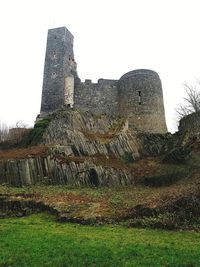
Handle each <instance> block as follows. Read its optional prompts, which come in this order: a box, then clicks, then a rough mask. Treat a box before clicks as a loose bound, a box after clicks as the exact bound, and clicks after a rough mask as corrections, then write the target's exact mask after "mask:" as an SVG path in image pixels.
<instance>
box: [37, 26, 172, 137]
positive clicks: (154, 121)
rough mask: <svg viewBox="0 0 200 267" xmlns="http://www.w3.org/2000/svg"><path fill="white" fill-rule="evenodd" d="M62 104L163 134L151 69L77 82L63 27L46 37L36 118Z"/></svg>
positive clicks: (158, 96)
mask: <svg viewBox="0 0 200 267" xmlns="http://www.w3.org/2000/svg"><path fill="white" fill-rule="evenodd" d="M64 106H66V107H68V108H72V107H74V108H77V109H81V110H84V111H90V112H92V113H94V114H108V115H111V116H114V117H115V116H116V117H123V118H125V119H127V120H128V124H129V128H130V129H133V130H136V131H138V132H147V133H166V132H167V127H166V122H165V112H164V103H163V94H162V85H161V80H160V78H159V76H158V74H157V73H156V72H154V71H152V70H145V69H141V70H134V71H131V72H128V73H126V74H125V75H123V76H122V77H121V78H120V79H119V80H108V79H99V80H98V82H97V83H92V81H91V80H85V82H81V81H80V79H79V78H78V75H77V71H76V62H75V60H74V52H73V36H72V34H71V33H70V32H69V31H68V30H67V28H65V27H61V28H56V29H50V30H49V31H48V37H47V48H46V58H45V67H44V80H43V90H42V103H41V112H40V117H44V116H46V115H47V114H48V113H52V112H54V111H56V110H58V109H60V108H63V107H64Z"/></svg>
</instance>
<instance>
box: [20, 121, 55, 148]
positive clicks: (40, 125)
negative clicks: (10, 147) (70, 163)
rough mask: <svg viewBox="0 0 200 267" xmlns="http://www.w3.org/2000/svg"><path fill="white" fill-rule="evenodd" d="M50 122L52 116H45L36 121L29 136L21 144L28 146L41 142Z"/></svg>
mask: <svg viewBox="0 0 200 267" xmlns="http://www.w3.org/2000/svg"><path fill="white" fill-rule="evenodd" d="M49 123H50V118H45V119H43V120H40V121H38V122H36V123H35V125H34V128H33V129H32V130H31V131H30V133H29V134H28V136H27V137H26V138H24V139H23V140H22V142H21V144H20V146H22V147H27V146H34V145H37V144H39V143H40V142H41V141H42V137H43V134H44V132H45V129H46V128H47V127H48V125H49Z"/></svg>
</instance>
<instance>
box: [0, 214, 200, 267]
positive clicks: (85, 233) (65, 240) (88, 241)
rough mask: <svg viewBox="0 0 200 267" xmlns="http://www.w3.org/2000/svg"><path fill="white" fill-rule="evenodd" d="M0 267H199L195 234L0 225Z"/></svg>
mask: <svg viewBox="0 0 200 267" xmlns="http://www.w3.org/2000/svg"><path fill="white" fill-rule="evenodd" d="M0 244H1V246H0V266H4V267H5V266H12V267H14V266H20V267H23V266H30V267H31V266H54V267H56V266H59V267H60V266H70V267H73V266H76V267H78V266H80V267H82V266H101V267H103V266H109V267H110V266H137V267H140V266H152V267H156V266H163V267H164V266H165V267H186V266H187V267H193V266H200V249H199V246H200V233H195V232H167V231H159V230H147V229H131V228H125V227H121V226H98V227H94V226H93V227H92V226H80V225H77V224H61V223H56V222H54V221H53V220H52V218H51V217H49V216H47V215H32V216H29V217H25V218H20V219H16V218H15V219H14V218H12V219H2V220H1V224H0Z"/></svg>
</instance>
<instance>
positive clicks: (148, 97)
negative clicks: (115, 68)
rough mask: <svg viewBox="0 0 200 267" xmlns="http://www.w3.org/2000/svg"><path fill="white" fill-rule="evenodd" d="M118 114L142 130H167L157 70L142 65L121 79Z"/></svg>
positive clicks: (131, 125)
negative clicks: (142, 67)
mask: <svg viewBox="0 0 200 267" xmlns="http://www.w3.org/2000/svg"><path fill="white" fill-rule="evenodd" d="M118 90H119V100H118V105H119V114H120V116H122V117H125V118H127V119H128V122H129V127H130V128H132V129H136V130H137V131H139V132H149V133H166V132H167V126H166V122H165V111H164V103H163V93H162V85H161V80H160V78H159V76H158V74H157V73H156V72H155V71H152V70H147V69H139V70H134V71H130V72H128V73H126V74H124V75H123V76H122V77H121V78H120V80H119V82H118Z"/></svg>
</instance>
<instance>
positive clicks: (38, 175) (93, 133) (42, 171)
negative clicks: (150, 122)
mask: <svg viewBox="0 0 200 267" xmlns="http://www.w3.org/2000/svg"><path fill="white" fill-rule="evenodd" d="M48 121H49V124H48V127H46V126H45V129H44V134H43V138H42V143H43V145H44V146H45V147H46V149H45V152H42V153H41V151H39V152H38V153H34V154H30V155H29V153H28V152H26V153H25V154H24V156H23V153H22V156H21V157H18V156H17V155H19V154H20V153H18V152H17V151H16V152H15V153H14V156H12V153H11V156H10V155H8V156H7V158H4V157H2V159H1V155H0V182H1V183H7V184H11V185H14V186H23V185H32V184H68V185H72V186H113V185H128V184H132V183H133V182H134V179H135V177H134V174H133V172H132V171H131V168H129V165H128V164H129V163H130V162H134V161H136V160H138V159H139V158H140V157H141V155H142V156H157V155H159V154H160V153H161V149H162V147H163V144H164V143H165V142H166V137H164V135H153V134H150V135H143V136H137V133H136V132H134V131H130V130H129V129H128V125H127V122H126V121H125V120H123V119H121V118H112V117H109V116H106V115H100V116H97V115H94V114H91V113H89V112H80V111H78V110H71V109H68V110H67V109H63V110H60V111H58V112H55V113H53V114H52V115H51V116H50V118H49V119H48ZM40 124H42V123H41V122H40ZM36 126H37V125H36ZM35 128H36V129H37V127H35ZM33 141H34V140H33ZM33 143H34V142H33ZM27 150H28V151H29V148H28V149H27ZM16 156H17V157H16ZM129 161H130V162H129Z"/></svg>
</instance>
